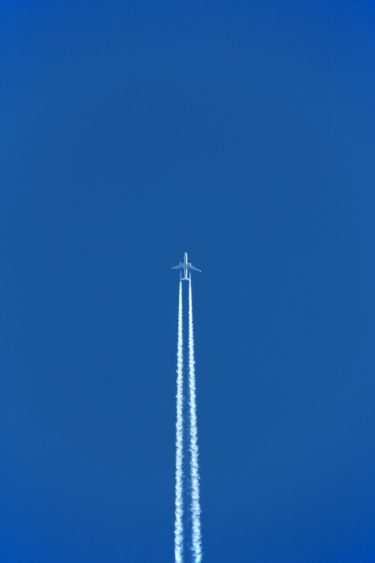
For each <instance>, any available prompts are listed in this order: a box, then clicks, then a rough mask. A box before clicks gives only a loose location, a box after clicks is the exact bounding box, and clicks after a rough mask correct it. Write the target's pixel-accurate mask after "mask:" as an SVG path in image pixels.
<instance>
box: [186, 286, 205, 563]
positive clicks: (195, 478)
mask: <svg viewBox="0 0 375 563" xmlns="http://www.w3.org/2000/svg"><path fill="white" fill-rule="evenodd" d="M189 411H190V477H191V517H192V551H193V558H194V563H200V562H201V561H202V533H201V507H200V499H199V459H198V456H199V454H198V428H197V401H196V383H195V358H194V326H193V297H192V290H191V279H190V281H189Z"/></svg>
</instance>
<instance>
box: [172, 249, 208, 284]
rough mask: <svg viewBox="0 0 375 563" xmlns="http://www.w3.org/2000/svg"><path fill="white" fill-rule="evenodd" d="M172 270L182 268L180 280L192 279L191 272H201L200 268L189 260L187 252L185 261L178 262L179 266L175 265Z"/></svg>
mask: <svg viewBox="0 0 375 563" xmlns="http://www.w3.org/2000/svg"><path fill="white" fill-rule="evenodd" d="M172 270H180V280H186V281H190V280H191V272H192V271H193V272H201V271H202V270H200V269H199V268H196V267H195V266H193V264H192V263H191V262H189V260H188V255H187V252H185V253H184V261H183V262H180V263H179V264H177V266H173V268H172Z"/></svg>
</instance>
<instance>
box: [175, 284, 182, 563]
mask: <svg viewBox="0 0 375 563" xmlns="http://www.w3.org/2000/svg"><path fill="white" fill-rule="evenodd" d="M182 321H183V319H182V282H181V281H180V289H179V296H178V335H177V394H176V489H175V494H176V497H175V525H174V559H175V563H183V560H184V558H183V553H184V551H183V550H184V524H183V516H184V499H183V434H184V419H183V399H184V380H183V335H182Z"/></svg>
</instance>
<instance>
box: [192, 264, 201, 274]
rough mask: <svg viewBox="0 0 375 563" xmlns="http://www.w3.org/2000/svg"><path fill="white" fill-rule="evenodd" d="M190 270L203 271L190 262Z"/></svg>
mask: <svg viewBox="0 0 375 563" xmlns="http://www.w3.org/2000/svg"><path fill="white" fill-rule="evenodd" d="M190 270H193V271H194V272H201V271H202V270H200V269H199V268H196V267H195V266H193V265H192V264H190Z"/></svg>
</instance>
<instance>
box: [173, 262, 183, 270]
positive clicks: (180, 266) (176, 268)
mask: <svg viewBox="0 0 375 563" xmlns="http://www.w3.org/2000/svg"><path fill="white" fill-rule="evenodd" d="M183 267H184V266H183V264H181V262H180V263H179V264H177V266H172V268H171V269H172V270H181V268H183Z"/></svg>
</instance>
